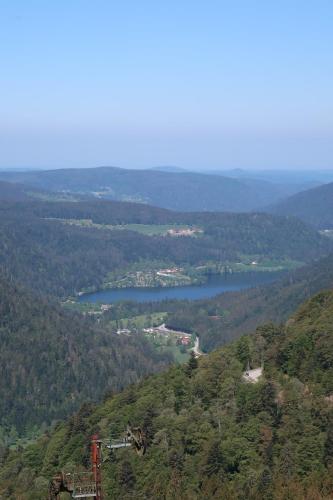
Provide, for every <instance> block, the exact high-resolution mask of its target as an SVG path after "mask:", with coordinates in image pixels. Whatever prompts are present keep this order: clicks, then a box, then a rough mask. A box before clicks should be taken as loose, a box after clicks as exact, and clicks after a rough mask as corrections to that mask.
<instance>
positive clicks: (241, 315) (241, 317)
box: [167, 254, 333, 351]
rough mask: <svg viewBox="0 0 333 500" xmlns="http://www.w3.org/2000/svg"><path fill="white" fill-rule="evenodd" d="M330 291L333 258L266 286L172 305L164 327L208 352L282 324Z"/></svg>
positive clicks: (292, 273)
mask: <svg viewBox="0 0 333 500" xmlns="http://www.w3.org/2000/svg"><path fill="white" fill-rule="evenodd" d="M330 288H333V254H331V255H329V256H327V257H324V258H322V259H320V260H318V261H317V262H313V263H311V264H309V265H308V266H305V267H302V268H300V269H297V270H295V271H293V272H291V273H289V274H288V275H287V276H286V277H284V278H281V279H280V280H279V281H277V282H276V283H273V284H271V285H269V286H260V287H256V288H252V289H249V290H243V291H240V292H230V293H225V294H223V295H219V296H217V297H215V298H213V299H209V300H202V301H196V303H194V304H191V303H181V304H178V305H175V306H173V312H170V314H169V315H168V319H167V323H168V326H170V327H171V328H176V329H179V330H186V331H190V332H195V333H197V334H199V335H200V341H201V347H202V348H203V349H204V350H205V351H211V350H212V349H215V348H216V347H218V346H221V345H224V344H225V343H228V342H230V341H232V340H234V339H235V338H238V337H239V336H240V335H242V334H244V333H250V332H251V331H253V330H254V329H255V328H256V327H257V326H258V325H260V324H262V323H264V322H267V321H273V322H275V323H280V322H282V321H285V320H286V319H287V318H288V316H289V315H290V314H291V313H292V312H293V311H294V310H295V309H296V308H297V307H298V306H299V305H300V304H301V303H302V302H303V301H304V300H306V299H308V298H309V297H311V296H312V295H313V294H315V293H317V292H319V291H321V290H325V289H330Z"/></svg>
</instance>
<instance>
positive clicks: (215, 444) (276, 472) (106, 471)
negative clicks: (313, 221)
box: [0, 292, 333, 500]
mask: <svg viewBox="0 0 333 500" xmlns="http://www.w3.org/2000/svg"><path fill="white" fill-rule="evenodd" d="M332 318H333V292H325V293H320V294H319V295H317V296H315V297H314V298H313V299H311V300H310V301H309V302H308V303H306V304H305V305H304V306H302V307H301V309H300V310H299V311H298V312H297V314H296V315H295V316H294V317H293V318H292V319H291V320H290V321H288V323H287V325H286V326H280V327H274V326H272V325H267V326H262V327H260V328H259V329H258V330H257V332H256V334H255V335H252V336H249V337H242V338H241V339H240V340H238V341H237V342H235V343H233V344H231V345H229V346H228V347H225V348H223V349H221V350H219V351H216V352H214V353H212V354H210V355H208V356H203V357H201V358H200V359H199V361H198V363H197V362H196V361H195V360H193V359H192V360H191V362H189V363H188V364H187V365H185V366H184V367H180V366H179V367H174V368H172V369H170V370H169V371H167V372H166V373H164V374H162V375H157V376H153V377H150V378H149V379H147V380H146V381H144V382H142V383H140V384H139V385H135V386H131V387H130V388H128V389H127V390H125V391H124V392H122V393H120V394H119V395H116V396H114V397H113V398H111V399H108V400H106V401H105V403H103V404H101V405H99V406H97V407H96V408H93V409H91V408H88V407H83V408H82V410H81V411H80V412H79V413H78V414H77V415H75V416H74V417H73V418H71V419H70V420H69V421H68V422H67V423H63V424H60V425H58V426H57V428H56V429H55V431H54V432H53V433H52V434H51V435H45V436H44V437H43V438H42V439H40V440H39V441H38V442H37V443H36V444H33V445H30V446H28V447H27V448H25V449H24V450H22V449H21V450H19V451H14V450H12V451H10V452H8V451H6V450H3V453H2V457H3V466H2V470H1V473H0V485H1V486H0V495H2V496H3V497H4V498H20V499H21V500H28V499H32V498H33V499H34V500H39V499H40V500H42V499H43V500H44V499H45V498H46V494H47V483H48V480H49V478H50V477H52V475H53V474H54V473H55V472H57V471H59V470H64V471H67V472H72V471H73V470H75V467H81V470H82V468H85V467H89V454H88V443H89V439H90V436H91V435H92V434H93V433H95V432H96V431H97V432H99V433H100V435H101V437H102V438H110V436H111V435H113V436H115V435H121V434H122V433H123V432H124V429H125V428H126V425H127V422H128V420H130V421H131V422H132V423H133V425H139V426H141V427H142V428H143V429H144V431H145V435H146V439H147V444H148V447H147V453H146V455H144V456H143V457H139V456H137V455H136V453H135V452H134V451H133V450H131V449H125V450H118V451H116V453H115V454H114V456H113V457H112V459H110V460H109V461H104V462H103V465H102V477H103V488H104V492H105V498H107V499H110V500H111V499H112V498H123V499H130V498H145V499H147V500H150V499H151V500H153V499H158V498H161V499H162V498H181V499H191V500H201V499H202V498H207V499H213V498H223V499H226V500H233V499H235V498H237V499H239V500H257V499H273V500H274V499H276V500H287V499H290V498H292V499H293V500H313V499H314V498H316V499H327V500H328V499H331V498H332V491H333V405H332V395H333V321H332ZM248 363H250V368H257V367H260V366H263V368H264V369H263V376H262V377H261V378H259V379H258V382H257V383H249V382H247V381H245V380H244V378H243V373H244V370H245V369H246V366H247V365H248ZM105 458H106V457H105Z"/></svg>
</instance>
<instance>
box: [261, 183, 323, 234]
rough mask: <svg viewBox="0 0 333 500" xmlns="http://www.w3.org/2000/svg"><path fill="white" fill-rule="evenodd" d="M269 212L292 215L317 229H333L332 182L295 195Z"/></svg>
mask: <svg viewBox="0 0 333 500" xmlns="http://www.w3.org/2000/svg"><path fill="white" fill-rule="evenodd" d="M269 211H270V212H272V213H276V214H281V215H293V216H295V217H298V218H300V219H302V220H303V221H304V222H306V223H308V224H311V225H312V226H314V227H316V228H318V229H333V182H331V183H329V184H324V185H323V186H319V187H315V188H313V189H308V190H306V191H302V192H301V193H297V194H295V195H293V196H291V197H290V198H287V199H285V200H283V201H281V202H279V203H277V204H276V205H275V206H273V207H271V208H270V210H269Z"/></svg>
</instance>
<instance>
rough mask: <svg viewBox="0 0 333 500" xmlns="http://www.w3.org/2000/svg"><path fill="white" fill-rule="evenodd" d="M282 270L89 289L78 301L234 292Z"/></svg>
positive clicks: (153, 299)
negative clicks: (150, 285) (199, 280)
mask: <svg viewBox="0 0 333 500" xmlns="http://www.w3.org/2000/svg"><path fill="white" fill-rule="evenodd" d="M283 274H284V273H281V272H278V273H276V272H257V273H255V272H248V273H234V274H230V275H227V276H226V277H225V276H214V277H212V278H210V279H209V281H208V282H207V283H204V284H202V285H189V286H174V287H162V288H109V289H107V290H101V291H99V292H93V293H86V294H84V295H81V296H80V297H79V302H101V303H103V304H112V303H115V302H121V301H124V300H132V301H136V302H158V301H162V300H166V299H169V300H171V299H176V300H183V299H187V300H198V299H206V298H209V297H214V296H215V295H218V294H220V293H224V292H234V291H237V290H244V289H246V288H251V287H256V286H259V285H264V284H267V283H271V282H273V281H275V280H277V279H278V278H280V277H281V276H282V275H283Z"/></svg>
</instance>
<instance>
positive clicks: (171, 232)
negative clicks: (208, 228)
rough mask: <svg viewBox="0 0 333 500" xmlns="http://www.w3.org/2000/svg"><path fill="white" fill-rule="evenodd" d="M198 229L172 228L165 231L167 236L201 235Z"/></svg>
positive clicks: (200, 230)
mask: <svg viewBox="0 0 333 500" xmlns="http://www.w3.org/2000/svg"><path fill="white" fill-rule="evenodd" d="M202 232H203V230H202V229H198V228H173V229H169V230H168V231H167V234H168V235H169V236H193V235H194V234H195V233H202Z"/></svg>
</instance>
